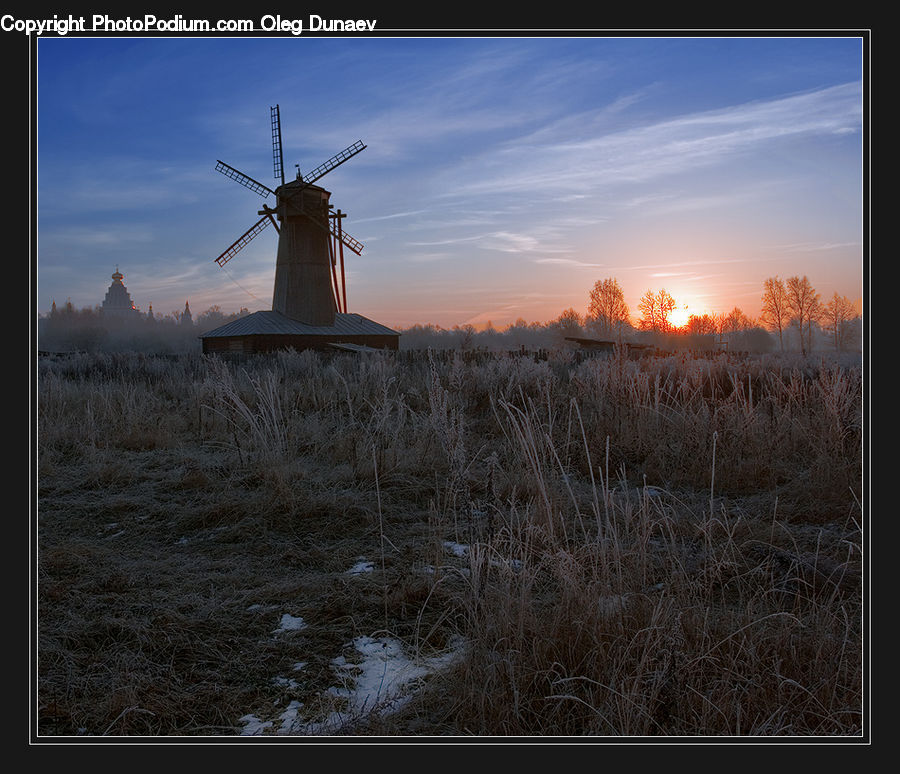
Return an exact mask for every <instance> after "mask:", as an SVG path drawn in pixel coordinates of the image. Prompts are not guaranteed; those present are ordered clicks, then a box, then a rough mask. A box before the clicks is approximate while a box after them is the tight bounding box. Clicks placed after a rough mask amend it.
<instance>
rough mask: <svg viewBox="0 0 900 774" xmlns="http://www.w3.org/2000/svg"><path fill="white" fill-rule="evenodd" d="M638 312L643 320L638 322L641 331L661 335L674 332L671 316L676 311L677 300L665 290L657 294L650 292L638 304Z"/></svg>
mask: <svg viewBox="0 0 900 774" xmlns="http://www.w3.org/2000/svg"><path fill="white" fill-rule="evenodd" d="M638 310H639V311H640V313H641V319H640V321H639V322H638V327H640V329H641V330H644V331H657V332H661V333H668V332H669V331H671V330H672V323H671V322H669V315H670V314H672V312H674V311H675V299H674V298H672V296H670V295H669V294H668V293H667V292H666V291H665V290H660V291H659V292H658V293H656V294H654V293H653V291H652V290H648V291H647V292H646V293H644V295H643V296H642V297H641V300H640V301H639V302H638Z"/></svg>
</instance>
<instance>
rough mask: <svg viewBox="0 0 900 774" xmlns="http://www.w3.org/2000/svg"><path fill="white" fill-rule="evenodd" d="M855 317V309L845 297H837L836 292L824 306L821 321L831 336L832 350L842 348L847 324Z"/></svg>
mask: <svg viewBox="0 0 900 774" xmlns="http://www.w3.org/2000/svg"><path fill="white" fill-rule="evenodd" d="M855 317H856V309H855V308H854V306H853V303H852V302H851V301H850V299H849V298H847V296H841V295H838V293H837V292H835V294H834V295H833V296H832V297H831V300H830V301H829V302H828V303H827V304H826V305H825V308H824V310H823V313H822V319H823V320H824V321H825V329H826V330H827V331H828V332H829V333H830V334H831V336H832V341H833V342H834V348H835V349H837V350H840V349H843V348H844V343H845V340H846V337H847V323H849V322H850V321H851V320H852V319H854V318H855Z"/></svg>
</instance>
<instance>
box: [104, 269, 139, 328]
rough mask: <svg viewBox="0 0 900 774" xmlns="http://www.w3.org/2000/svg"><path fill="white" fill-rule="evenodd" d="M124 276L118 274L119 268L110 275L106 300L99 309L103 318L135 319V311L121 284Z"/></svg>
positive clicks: (126, 291)
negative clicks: (110, 279)
mask: <svg viewBox="0 0 900 774" xmlns="http://www.w3.org/2000/svg"><path fill="white" fill-rule="evenodd" d="M123 279H124V275H122V274H121V273H120V272H119V267H118V266H116V270H115V271H114V272H113V275H112V284H111V285H110V286H109V290H107V291H106V298H104V299H103V305H102V306H101V307H100V309H101V312H102V313H103V316H104V317H117V318H131V317H137V313H138V312H137V309H135V307H134V304H133V303H132V301H131V296H130V295H129V293H128V289H127V288H126V287H125V285H123V284H122V280H123Z"/></svg>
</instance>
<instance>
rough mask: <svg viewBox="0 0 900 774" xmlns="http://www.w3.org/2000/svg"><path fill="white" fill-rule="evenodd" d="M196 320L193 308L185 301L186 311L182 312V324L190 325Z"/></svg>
mask: <svg viewBox="0 0 900 774" xmlns="http://www.w3.org/2000/svg"><path fill="white" fill-rule="evenodd" d="M193 321H194V318H193V316H192V315H191V308H190V307H189V306H188V302H187V301H185V302H184V312H182V314H181V324H182V325H190V324H191V323H192V322H193Z"/></svg>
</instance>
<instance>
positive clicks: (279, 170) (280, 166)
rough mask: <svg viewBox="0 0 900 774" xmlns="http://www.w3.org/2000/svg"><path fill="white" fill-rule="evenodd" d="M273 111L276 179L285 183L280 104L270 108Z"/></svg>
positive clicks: (273, 146) (273, 150) (273, 147)
mask: <svg viewBox="0 0 900 774" xmlns="http://www.w3.org/2000/svg"><path fill="white" fill-rule="evenodd" d="M270 110H271V112H272V162H273V165H274V167H275V179H276V180H280V181H281V184H282V185H284V156H283V155H282V153H281V111H279V109H278V105H276V106H275V107H273V108H270Z"/></svg>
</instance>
